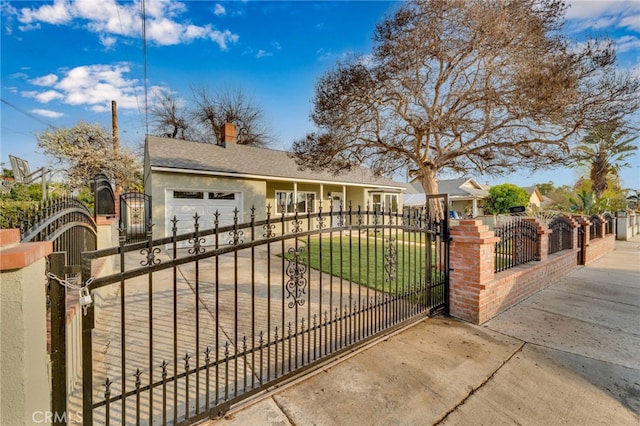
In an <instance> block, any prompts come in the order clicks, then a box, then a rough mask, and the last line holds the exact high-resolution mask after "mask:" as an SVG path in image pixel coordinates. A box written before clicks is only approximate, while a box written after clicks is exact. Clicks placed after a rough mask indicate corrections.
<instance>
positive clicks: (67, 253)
mask: <svg viewBox="0 0 640 426" xmlns="http://www.w3.org/2000/svg"><path fill="white" fill-rule="evenodd" d="M18 226H19V228H20V234H21V241H22V242H29V241H52V242H53V251H54V253H53V254H51V255H50V256H49V259H48V271H47V276H48V278H49V282H48V290H49V291H48V296H49V301H50V303H49V309H48V313H47V317H48V321H50V325H51V327H50V330H51V347H50V354H51V381H52V392H51V394H52V404H51V412H52V413H56V415H55V416H54V419H55V424H60V423H66V422H65V421H64V420H65V419H66V418H67V417H66V413H67V410H66V406H67V383H68V381H69V377H68V373H69V372H68V369H67V358H68V356H67V355H68V351H67V329H66V319H67V314H68V312H67V296H70V297H71V298H73V297H74V295H73V293H70V292H67V288H68V286H75V285H74V284H70V282H73V281H75V280H77V281H79V278H80V263H81V255H82V252H84V251H94V250H95V249H96V243H97V227H96V223H95V221H94V219H93V214H92V213H91V212H90V211H89V210H88V209H87V207H86V206H85V205H84V204H83V203H82V202H80V201H79V200H77V199H75V198H69V197H63V198H58V199H49V200H46V201H45V202H43V203H41V204H40V206H39V207H38V208H37V209H35V210H32V211H27V212H25V213H24V214H22V215H21V216H20V218H19V224H18ZM58 283H61V284H65V285H64V286H63V285H58ZM76 288H77V287H76ZM76 291H77V290H76ZM75 294H76V295H77V294H78V293H75ZM69 341H70V342H74V343H75V345H73V346H80V336H70V338H69Z"/></svg>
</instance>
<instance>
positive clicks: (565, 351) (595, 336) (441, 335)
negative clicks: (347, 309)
mask: <svg viewBox="0 0 640 426" xmlns="http://www.w3.org/2000/svg"><path fill="white" fill-rule="evenodd" d="M203 424H206V425H279V424H281V425H352V424H357V425H429V424H446V425H483V424H484V425H496V424H507V425H509V424H518V425H548V424H560V425H598V424H606V425H638V424H640V238H639V237H635V238H634V240H633V241H627V242H622V241H618V242H616V250H615V251H614V252H612V253H610V254H608V255H606V256H605V257H603V258H601V259H600V260H598V261H596V262H594V263H592V264H591V265H589V266H586V267H581V268H579V269H578V270H576V271H574V272H573V273H572V274H570V275H569V276H567V277H566V278H565V279H563V280H562V281H561V282H559V283H557V284H554V285H552V286H550V287H549V288H547V289H545V290H543V291H541V292H540V293H538V294H536V295H534V296H532V297H530V298H529V299H527V300H525V301H524V302H522V303H521V304H519V305H517V306H515V307H513V308H512V309H510V310H508V311H507V312H505V313H503V314H501V315H499V316H498V317H496V318H494V319H493V320H491V321H489V322H487V323H485V324H484V325H483V326H475V325H471V324H468V323H464V322H461V321H457V320H455V319H452V318H444V317H437V318H430V319H426V320H423V321H421V322H419V323H417V324H414V325H412V326H410V327H407V328H405V329H403V330H401V331H400V332H396V333H395V334H393V335H391V336H388V337H386V338H385V339H384V340H382V341H378V342H377V343H375V344H371V345H369V346H367V347H365V348H363V349H360V350H359V351H357V352H355V353H353V354H351V355H349V356H347V357H344V358H342V359H341V360H339V361H337V362H334V363H332V364H329V365H327V366H326V367H324V368H323V369H321V370H319V371H317V372H315V373H313V374H312V375H307V376H305V377H303V378H300V379H298V380H297V381H296V382H293V383H291V384H288V385H286V386H283V387H282V388H280V389H279V390H275V391H273V392H271V393H268V394H266V395H262V396H261V397H259V398H257V399H254V400H251V401H246V402H245V403H243V404H242V405H240V406H239V407H236V408H234V409H233V410H232V411H230V412H229V413H227V415H226V416H225V418H223V419H219V420H212V421H206V422H204V423H203Z"/></svg>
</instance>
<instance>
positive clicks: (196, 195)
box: [173, 191, 204, 200]
mask: <svg viewBox="0 0 640 426" xmlns="http://www.w3.org/2000/svg"><path fill="white" fill-rule="evenodd" d="M173 198H183V199H189V200H203V199H204V192H202V191H173Z"/></svg>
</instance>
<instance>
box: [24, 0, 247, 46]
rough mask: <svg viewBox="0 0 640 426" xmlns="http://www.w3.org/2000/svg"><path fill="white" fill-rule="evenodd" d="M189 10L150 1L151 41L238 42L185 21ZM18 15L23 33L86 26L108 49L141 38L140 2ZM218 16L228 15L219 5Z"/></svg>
mask: <svg viewBox="0 0 640 426" xmlns="http://www.w3.org/2000/svg"><path fill="white" fill-rule="evenodd" d="M218 6H219V7H218ZM186 8H187V7H186V5H185V4H184V3H182V2H178V1H173V0H148V1H147V2H146V3H145V16H146V37H147V40H148V41H149V42H150V43H154V44H156V45H159V46H167V45H175V44H181V43H190V42H192V41H194V40H197V39H210V40H212V41H214V42H215V43H217V44H218V45H219V46H220V48H221V49H226V48H227V47H228V44H229V43H233V42H235V41H237V40H238V36H237V35H236V34H233V33H232V32H231V31H230V30H224V31H220V30H216V29H214V28H213V27H212V26H211V25H210V24H208V25H204V26H197V25H193V24H192V23H190V22H182V21H181V20H180V15H181V14H182V13H183V12H185V11H186ZM14 13H16V14H18V20H19V21H20V22H21V23H22V24H23V25H21V26H20V29H21V30H22V31H29V30H34V29H37V28H39V27H40V23H47V24H56V25H64V24H68V25H72V24H76V23H77V22H80V23H83V24H84V25H85V27H86V29H88V30H89V31H91V32H94V33H96V34H98V36H99V37H100V40H101V43H102V44H103V46H105V47H107V48H111V47H112V46H113V45H114V43H115V42H116V39H115V37H114V36H122V37H129V38H139V37H141V27H142V16H141V11H140V1H139V0H138V1H134V2H131V3H124V4H118V3H117V2H116V0H101V1H96V0H55V2H54V4H53V5H50V4H46V5H42V6H39V7H34V8H22V9H21V10H20V11H15V12H14ZM214 13H215V14H216V15H222V14H224V13H226V12H225V10H224V7H222V6H221V5H216V8H215V12H214Z"/></svg>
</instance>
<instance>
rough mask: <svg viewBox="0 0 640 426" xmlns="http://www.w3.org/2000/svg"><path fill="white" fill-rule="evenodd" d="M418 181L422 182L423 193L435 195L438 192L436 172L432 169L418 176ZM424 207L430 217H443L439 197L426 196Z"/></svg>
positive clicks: (442, 207) (442, 206)
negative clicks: (429, 197) (430, 197)
mask: <svg viewBox="0 0 640 426" xmlns="http://www.w3.org/2000/svg"><path fill="white" fill-rule="evenodd" d="M420 183H421V184H422V189H423V190H424V193H425V194H426V195H427V196H429V195H436V194H437V193H438V182H437V180H436V173H435V170H433V169H427V170H426V171H425V172H424V173H423V174H422V177H421V178H420ZM427 200H428V201H427V202H426V206H425V207H426V208H427V211H428V212H429V216H430V217H431V219H438V220H442V219H443V218H444V209H445V206H444V205H442V203H441V202H440V200H439V199H437V198H432V199H428V198H427Z"/></svg>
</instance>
